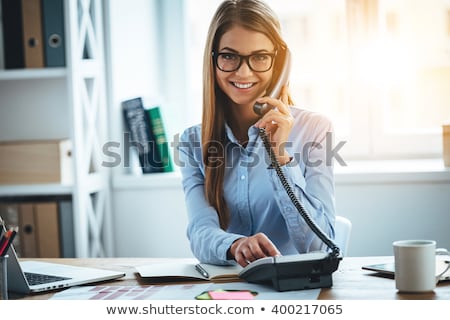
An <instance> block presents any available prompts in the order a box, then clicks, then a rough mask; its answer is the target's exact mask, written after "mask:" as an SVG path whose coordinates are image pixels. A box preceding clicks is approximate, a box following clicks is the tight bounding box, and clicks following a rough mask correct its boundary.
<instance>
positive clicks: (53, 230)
mask: <svg viewBox="0 0 450 320" xmlns="http://www.w3.org/2000/svg"><path fill="white" fill-rule="evenodd" d="M34 206H35V207H34V210H35V211H34V212H35V219H36V230H37V233H36V234H37V243H38V248H39V256H40V257H41V258H60V257H61V253H60V244H59V243H60V242H59V241H60V237H59V222H58V206H57V203H56V202H37V203H35V205H34Z"/></svg>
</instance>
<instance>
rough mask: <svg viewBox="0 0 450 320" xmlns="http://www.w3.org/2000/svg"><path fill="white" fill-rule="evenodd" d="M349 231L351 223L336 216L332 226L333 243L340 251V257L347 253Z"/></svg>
mask: <svg viewBox="0 0 450 320" xmlns="http://www.w3.org/2000/svg"><path fill="white" fill-rule="evenodd" d="M351 231H352V222H351V221H350V220H349V219H347V218H345V217H343V216H336V221H335V224H334V234H335V237H334V241H335V243H336V245H337V246H338V247H339V248H340V249H341V254H342V256H345V254H346V253H347V249H348V244H349V242H350V234H351Z"/></svg>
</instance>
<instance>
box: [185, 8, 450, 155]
mask: <svg viewBox="0 0 450 320" xmlns="http://www.w3.org/2000/svg"><path fill="white" fill-rule="evenodd" d="M220 2H221V0H214V1H212V0H186V2H185V6H186V15H187V19H186V20H187V28H186V30H187V31H186V37H187V42H186V43H187V46H188V47H187V50H188V52H189V53H190V55H189V59H190V60H189V61H190V62H189V66H190V69H189V71H188V73H187V74H188V80H187V83H188V85H189V90H188V91H189V93H190V101H191V103H192V104H191V105H190V106H189V108H190V110H191V111H192V117H191V119H194V118H195V119H197V121H196V122H200V120H201V86H202V78H201V77H202V71H201V70H202V58H203V46H204V41H205V39H206V32H207V28H208V26H209V22H210V19H211V17H212V15H213V14H214V12H215V10H216V8H217V6H218V5H219V3H220ZM266 2H267V3H268V4H269V5H270V6H271V7H272V8H273V9H274V11H275V12H276V13H277V14H278V16H279V18H280V20H281V23H282V28H283V34H284V37H285V39H286V41H287V43H288V45H289V46H290V48H291V51H292V53H293V71H292V73H291V81H290V87H291V91H292V94H293V97H294V100H295V101H296V103H297V104H298V105H299V106H302V107H305V108H308V109H311V110H316V111H320V112H323V113H325V114H327V115H329V116H330V118H331V119H332V120H333V122H334V124H335V129H336V141H346V144H345V146H344V147H343V148H342V149H341V150H342V154H343V155H344V158H345V159H362V158H366V159H367V158H371V159H380V158H411V157H415V158H417V157H437V156H440V154H441V153H442V124H443V123H444V122H446V121H448V120H450V87H449V84H450V31H449V30H450V29H449V26H450V14H449V12H450V1H449V0H433V1H415V2H414V5H411V4H410V1H408V0H333V1H317V0H302V1H292V0H266ZM340 153H341V151H340Z"/></svg>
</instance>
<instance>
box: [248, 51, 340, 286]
mask: <svg viewBox="0 0 450 320" xmlns="http://www.w3.org/2000/svg"><path fill="white" fill-rule="evenodd" d="M290 63H291V56H290V52H289V49H286V55H285V62H284V65H283V70H282V72H281V74H280V78H279V80H278V81H277V83H276V84H275V86H274V88H273V89H272V92H271V93H270V96H271V97H273V98H279V95H280V92H281V88H282V86H283V85H284V84H286V83H287V81H288V79H289V72H290ZM270 108H271V107H270V106H269V105H267V104H255V106H254V107H253V109H254V111H255V112H256V113H257V114H258V115H261V116H262V115H264V114H265V113H266V112H267V111H269V110H270ZM259 135H260V137H261V139H262V141H263V143H264V147H265V149H266V151H267V153H268V154H269V156H270V160H271V163H272V167H273V168H274V169H275V170H276V173H277V175H278V178H279V179H280V181H281V184H282V185H283V187H284V189H285V190H286V192H287V194H288V196H289V199H290V200H291V201H292V203H293V204H294V206H295V207H296V209H297V210H298V212H299V214H300V215H301V216H302V218H303V220H305V222H306V223H307V224H308V226H309V227H310V228H311V229H312V230H313V232H314V233H315V234H316V235H317V236H318V237H319V238H320V239H321V240H322V241H323V242H324V243H325V244H326V245H327V247H328V248H329V249H331V252H329V253H328V252H310V253H303V254H296V255H287V256H281V257H267V258H263V259H259V260H256V261H254V262H252V263H250V264H249V265H248V266H246V267H245V268H244V269H243V270H242V271H241V273H240V274H239V276H240V277H241V278H242V279H244V280H246V281H248V282H253V283H267V284H271V285H272V286H273V287H274V288H275V289H277V290H278V291H287V290H301V289H313V288H327V287H331V286H332V282H333V281H332V276H331V274H332V273H333V272H334V271H336V270H337V268H338V266H339V262H340V260H341V259H342V256H341V254H340V249H339V248H338V247H337V246H336V244H335V243H334V242H333V241H332V240H331V239H330V238H329V237H328V235H327V234H325V233H324V232H323V231H322V230H321V229H320V227H319V226H318V225H317V224H316V223H315V222H314V220H313V219H312V218H311V216H310V215H309V213H308V212H307V211H306V209H305V208H304V207H303V205H302V203H301V202H300V201H299V200H298V198H297V196H296V195H295V193H294V191H293V190H292V188H291V186H290V184H289V182H288V181H287V179H286V177H285V175H284V173H283V171H282V169H281V166H280V164H279V162H278V160H277V158H276V156H275V154H274V152H273V150H272V147H271V143H270V141H269V138H268V137H267V134H266V131H265V129H263V128H261V129H259Z"/></svg>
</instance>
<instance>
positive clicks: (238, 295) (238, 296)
mask: <svg viewBox="0 0 450 320" xmlns="http://www.w3.org/2000/svg"><path fill="white" fill-rule="evenodd" d="M208 294H209V295H210V297H211V299H213V300H251V299H254V298H255V297H254V296H253V295H252V294H251V293H250V291H209V292H208Z"/></svg>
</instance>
